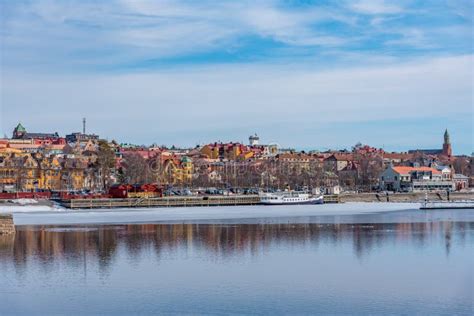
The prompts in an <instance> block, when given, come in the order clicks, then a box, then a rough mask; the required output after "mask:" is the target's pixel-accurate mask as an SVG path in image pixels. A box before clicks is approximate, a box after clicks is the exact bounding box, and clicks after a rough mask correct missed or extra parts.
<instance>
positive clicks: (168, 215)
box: [13, 202, 474, 226]
mask: <svg viewBox="0 0 474 316" xmlns="http://www.w3.org/2000/svg"><path fill="white" fill-rule="evenodd" d="M420 215H422V216H420ZM459 216H461V217H466V216H467V218H469V220H471V221H474V212H472V210H455V211H453V210H442V211H436V212H435V211H422V210H419V205H418V204H417V203H373V202H349V203H343V204H322V205H293V206H291V207H288V206H256V205H252V206H226V207H173V208H123V209H103V210H66V209H50V210H41V211H38V210H33V211H29V212H28V211H22V212H13V217H14V221H15V225H19V226H22V225H96V224H97V225H104V224H110V225H113V224H145V223H221V224H222V223H225V224H233V223H253V224H265V223H276V224H278V223H307V222H316V223H319V222H321V223H322V222H329V223H339V222H352V221H356V220H362V221H363V222H371V221H372V219H371V218H373V217H376V218H379V220H380V219H383V220H384V221H387V220H388V221H392V220H394V221H397V222H400V221H402V222H412V221H413V220H414V219H415V218H417V221H419V220H421V221H439V220H440V219H443V218H444V220H455V219H456V218H458V217H459Z"/></svg>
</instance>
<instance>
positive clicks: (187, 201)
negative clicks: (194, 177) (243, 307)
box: [58, 195, 339, 209]
mask: <svg viewBox="0 0 474 316" xmlns="http://www.w3.org/2000/svg"><path fill="white" fill-rule="evenodd" d="M58 202H59V204H60V205H61V206H63V207H65V208H69V209H95V208H134V207H189V206H196V207H199V206H201V207H204V206H236V205H257V204H260V198H259V196H258V195H231V196H170V197H158V198H126V199H67V200H59V201H58ZM324 203H339V197H338V196H337V195H330V196H325V197H324Z"/></svg>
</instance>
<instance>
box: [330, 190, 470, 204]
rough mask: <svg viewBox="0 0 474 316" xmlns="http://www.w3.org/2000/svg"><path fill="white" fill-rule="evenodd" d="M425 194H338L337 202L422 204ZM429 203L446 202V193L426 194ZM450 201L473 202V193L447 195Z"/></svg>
mask: <svg viewBox="0 0 474 316" xmlns="http://www.w3.org/2000/svg"><path fill="white" fill-rule="evenodd" d="M425 197H426V194H425V193H424V192H416V193H389V194H388V195H386V194H385V193H354V194H340V195H339V201H340V202H342V203H344V202H414V203H416V202H423V201H424V200H425ZM428 200H429V201H447V200H448V195H447V193H446V192H442V193H436V192H431V193H428ZM449 200H450V201H463V200H474V192H466V193H461V192H451V193H450V194H449Z"/></svg>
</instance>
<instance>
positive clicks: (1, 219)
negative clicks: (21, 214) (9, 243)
mask: <svg viewBox="0 0 474 316" xmlns="http://www.w3.org/2000/svg"><path fill="white" fill-rule="evenodd" d="M14 233H15V224H14V223H13V216H12V215H11V214H5V215H3V214H2V215H0V235H9V234H14Z"/></svg>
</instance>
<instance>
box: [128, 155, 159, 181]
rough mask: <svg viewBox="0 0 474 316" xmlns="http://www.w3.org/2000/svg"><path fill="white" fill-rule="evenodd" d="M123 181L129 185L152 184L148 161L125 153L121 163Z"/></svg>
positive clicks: (152, 179) (152, 178)
mask: <svg viewBox="0 0 474 316" xmlns="http://www.w3.org/2000/svg"><path fill="white" fill-rule="evenodd" d="M122 170H123V180H125V182H126V183H130V184H145V183H151V182H154V176H153V173H152V171H151V168H150V166H149V165H148V161H147V160H146V159H145V158H143V157H142V156H140V155H139V154H137V153H126V154H125V155H124V157H123V161H122Z"/></svg>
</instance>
